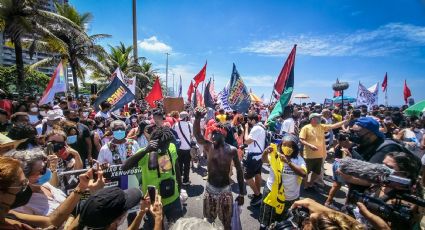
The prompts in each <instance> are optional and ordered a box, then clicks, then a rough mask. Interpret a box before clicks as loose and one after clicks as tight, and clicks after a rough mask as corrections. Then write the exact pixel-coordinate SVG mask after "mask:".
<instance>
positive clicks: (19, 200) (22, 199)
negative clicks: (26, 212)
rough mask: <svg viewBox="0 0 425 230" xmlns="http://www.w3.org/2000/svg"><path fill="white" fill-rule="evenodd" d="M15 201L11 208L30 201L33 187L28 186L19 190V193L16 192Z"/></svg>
mask: <svg viewBox="0 0 425 230" xmlns="http://www.w3.org/2000/svg"><path fill="white" fill-rule="evenodd" d="M15 196H16V197H15V202H13V204H12V205H11V206H10V209H14V208H17V207H21V206H24V205H26V204H27V203H28V201H29V200H30V199H31V196H32V190H31V188H30V187H29V186H28V187H27V188H26V189H25V191H22V190H21V191H19V192H18V193H16V195H15Z"/></svg>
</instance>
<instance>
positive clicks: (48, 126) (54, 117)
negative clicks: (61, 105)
mask: <svg viewBox="0 0 425 230" xmlns="http://www.w3.org/2000/svg"><path fill="white" fill-rule="evenodd" d="M63 119H64V118H63V117H62V110H60V111H59V110H49V111H48V112H47V116H46V118H45V119H43V120H42V122H41V124H39V125H37V126H36V127H35V128H36V129H37V134H38V135H45V134H46V133H48V132H50V130H52V129H53V126H54V125H55V124H58V123H59V122H60V121H61V120H63Z"/></svg>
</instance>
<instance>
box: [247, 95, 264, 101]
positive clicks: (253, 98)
mask: <svg viewBox="0 0 425 230" xmlns="http://www.w3.org/2000/svg"><path fill="white" fill-rule="evenodd" d="M249 96H250V97H251V102H253V103H263V100H261V98H259V97H258V96H257V95H255V94H253V93H250V94H249Z"/></svg>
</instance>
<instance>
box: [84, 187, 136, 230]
mask: <svg viewBox="0 0 425 230" xmlns="http://www.w3.org/2000/svg"><path fill="white" fill-rule="evenodd" d="M142 197H143V194H142V192H141V191H140V190H139V189H138V188H129V189H127V190H122V189H120V188H118V187H109V188H104V189H101V190H99V191H97V192H96V193H95V194H93V195H91V196H90V197H89V198H88V199H87V200H86V202H85V203H84V204H83V207H82V209H81V212H80V222H79V224H80V225H83V226H87V227H90V228H102V227H106V226H108V225H110V224H111V223H112V222H114V221H115V220H116V219H117V218H118V217H120V216H121V215H122V214H123V213H124V212H126V211H127V210H129V209H131V208H132V207H134V206H136V205H138V204H139V202H140V200H141V199H142Z"/></svg>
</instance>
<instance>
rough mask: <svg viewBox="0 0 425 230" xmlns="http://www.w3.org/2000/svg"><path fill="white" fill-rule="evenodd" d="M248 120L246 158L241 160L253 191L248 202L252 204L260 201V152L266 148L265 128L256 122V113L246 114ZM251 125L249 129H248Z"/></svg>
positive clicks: (246, 126)
mask: <svg viewBox="0 0 425 230" xmlns="http://www.w3.org/2000/svg"><path fill="white" fill-rule="evenodd" d="M247 121H248V122H247V123H246V124H245V144H246V145H248V148H247V149H246V151H247V153H246V155H247V156H246V159H244V161H243V166H244V178H245V181H246V183H247V184H248V185H249V187H250V188H251V189H252V191H253V192H254V194H253V197H252V199H251V202H250V204H251V205H252V206H255V205H259V204H260V203H261V197H262V195H261V180H262V179H261V168H262V162H261V154H262V153H263V151H264V149H265V148H266V146H265V142H266V129H265V127H263V126H262V125H260V124H259V123H258V121H259V119H258V114H257V113H255V112H251V113H249V114H248V120H247ZM250 127H251V129H250Z"/></svg>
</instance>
